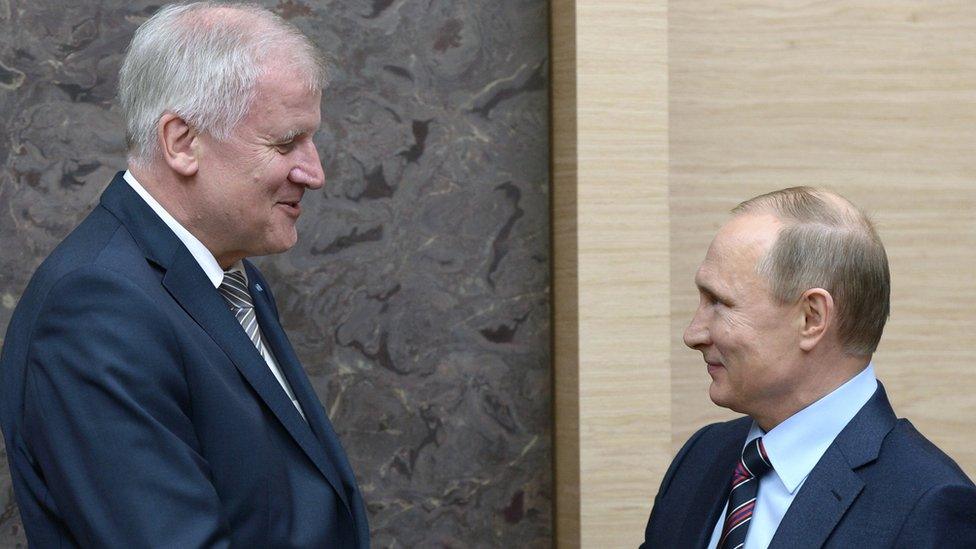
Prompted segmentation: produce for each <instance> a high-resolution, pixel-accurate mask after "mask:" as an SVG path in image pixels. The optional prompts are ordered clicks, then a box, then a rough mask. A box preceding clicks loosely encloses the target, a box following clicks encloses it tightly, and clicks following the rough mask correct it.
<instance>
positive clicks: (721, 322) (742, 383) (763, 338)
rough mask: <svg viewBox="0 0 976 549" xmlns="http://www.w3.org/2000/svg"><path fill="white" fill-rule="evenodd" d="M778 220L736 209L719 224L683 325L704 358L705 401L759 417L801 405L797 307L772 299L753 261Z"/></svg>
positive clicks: (689, 340) (691, 344) (764, 418)
mask: <svg viewBox="0 0 976 549" xmlns="http://www.w3.org/2000/svg"><path fill="white" fill-rule="evenodd" d="M780 227H781V223H780V221H779V220H778V219H777V218H776V217H774V216H772V215H768V214H762V215H753V214H743V215H739V216H736V217H734V218H732V220H730V221H729V222H728V223H726V224H725V226H724V227H722V229H721V230H720V231H719V232H718V234H717V235H716V236H715V239H714V240H713V241H712V244H711V246H710V247H709V248H708V253H707V254H706V256H705V260H704V261H703V262H702V264H701V267H700V268H699V269H698V273H697V274H696V276H695V283H696V284H697V286H698V289H699V294H700V302H699V305H698V310H697V311H696V312H695V317H694V318H693V319H692V321H691V324H690V325H689V326H688V328H687V329H686V330H685V333H684V341H685V344H686V345H688V346H689V347H691V348H692V349H695V350H697V351H701V353H702V355H703V357H704V359H705V363H706V367H707V369H708V374H709V375H710V376H711V378H712V384H711V386H710V387H709V396H710V397H711V399H712V401H713V402H714V403H715V404H717V405H719V406H723V407H725V408H730V409H732V410H735V411H737V412H740V413H744V414H748V415H750V416H752V417H753V418H754V419H757V420H758V421H759V423H760V425H764V424H767V425H768V424H775V423H777V422H778V421H779V419H775V420H773V419H772V418H779V416H780V415H782V412H783V410H793V409H797V408H798V407H802V405H801V404H800V403H799V402H798V400H797V399H798V395H796V387H798V386H800V385H802V382H803V369H802V368H801V351H800V347H799V341H800V331H801V329H802V326H803V313H802V310H801V308H800V307H799V306H798V305H794V304H781V303H779V302H778V301H777V300H776V299H775V298H774V297H773V296H772V294H771V292H770V289H769V284H768V282H767V281H766V280H765V279H764V278H763V277H762V276H760V274H759V273H758V272H757V269H756V265H757V262H758V260H759V259H760V258H761V257H762V256H763V254H764V253H765V252H766V251H767V250H769V248H770V246H772V244H773V243H774V242H775V241H776V237H777V234H778V231H779V228H780Z"/></svg>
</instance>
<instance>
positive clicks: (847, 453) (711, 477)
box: [641, 383, 976, 549]
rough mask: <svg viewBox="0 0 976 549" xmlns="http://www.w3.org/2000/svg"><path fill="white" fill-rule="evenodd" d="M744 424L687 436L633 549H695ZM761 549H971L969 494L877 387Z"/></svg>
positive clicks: (703, 541) (716, 510)
mask: <svg viewBox="0 0 976 549" xmlns="http://www.w3.org/2000/svg"><path fill="white" fill-rule="evenodd" d="M751 424H752V420H751V419H750V418H748V417H745V418H740V419H737V420H733V421H729V422H726V423H716V424H713V425H709V426H707V427H705V428H703V429H701V430H700V431H698V432H697V433H695V434H694V435H693V436H692V437H691V438H690V439H689V440H688V442H687V443H685V445H684V447H683V448H682V449H681V451H679V452H678V455H677V456H675V458H674V461H673V462H672V463H671V466H670V467H669V468H668V471H667V473H665V475H664V480H663V481H662V482H661V488H660V490H659V491H658V495H657V497H656V498H655V499H654V508H653V509H652V511H651V517H650V519H649V520H648V523H647V530H646V531H645V534H644V536H645V541H644V544H643V545H642V546H641V547H646V548H652V547H654V548H656V547H666V548H672V547H674V548H677V547H680V548H704V547H707V545H708V542H709V540H710V539H711V536H712V529H713V528H714V527H715V523H716V521H717V520H718V519H719V515H720V514H721V512H722V508H723V507H724V506H725V502H726V500H727V499H728V496H729V483H730V481H731V479H732V470H733V469H734V468H735V464H736V462H737V461H738V459H739V454H740V453H741V451H742V446H743V444H745V437H746V435H747V434H748V432H749V427H750V425H751ZM769 547H770V548H771V549H776V548H781V549H801V548H814V547H837V548H851V547H855V548H858V549H866V548H872V547H879V548H880V547H885V548H888V547H898V548H901V547H904V548H909V547H911V548H922V547H939V548H954V547H960V548H962V547H966V548H973V547H976V486H973V483H972V481H971V480H969V479H968V478H967V477H966V475H965V474H964V473H963V472H962V470H960V469H959V467H958V466H957V465H956V463H955V462H954V461H952V459H950V458H949V457H948V456H947V455H945V454H944V453H943V452H942V451H941V450H939V449H938V448H936V447H935V445H933V444H932V443H931V442H929V441H928V440H927V439H926V438H925V437H923V436H922V435H921V434H919V432H918V431H916V430H915V428H914V427H913V426H912V424H911V423H909V422H908V421H907V420H904V419H897V418H896V417H895V414H894V411H893V410H892V409H891V405H890V404H889V403H888V397H887V395H886V394H885V391H884V387H883V386H881V384H880V383H879V384H878V389H877V391H876V392H875V393H874V395H873V396H872V397H871V399H870V400H869V401H868V402H867V403H866V404H865V405H864V406H863V407H862V408H861V410H860V411H859V412H858V413H857V415H855V416H854V419H852V420H851V422H850V423H848V424H847V427H845V428H844V430H843V431H841V433H840V434H839V435H838V436H837V438H836V439H835V440H834V442H833V444H831V445H830V446H829V447H828V448H827V451H826V452H825V453H824V455H823V457H822V458H820V461H819V462H818V463H817V465H816V466H815V467H814V468H813V470H812V471H811V472H810V475H809V476H808V477H807V479H806V481H805V482H804V483H803V486H801V487H800V491H799V492H798V493H797V495H796V498H795V499H794V500H793V503H792V504H791V505H790V508H789V509H788V510H787V512H786V515H785V516H783V520H782V522H780V524H779V528H778V529H777V530H776V533H775V535H774V536H773V539H772V542H771V543H770V545H769Z"/></svg>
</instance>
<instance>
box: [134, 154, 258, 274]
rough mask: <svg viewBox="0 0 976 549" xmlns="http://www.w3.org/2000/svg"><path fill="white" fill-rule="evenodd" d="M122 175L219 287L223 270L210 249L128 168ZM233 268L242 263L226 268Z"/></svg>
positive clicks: (238, 267)
mask: <svg viewBox="0 0 976 549" xmlns="http://www.w3.org/2000/svg"><path fill="white" fill-rule="evenodd" d="M122 177H123V178H124V179H125V181H126V183H128V184H129V186H130V187H132V190H134V191H135V192H136V193H137V194H138V195H139V196H140V197H142V199H143V200H145V201H146V204H149V207H150V208H152V209H153V211H154V212H156V215H158V216H159V218H160V219H162V220H163V223H165V224H166V226H167V227H169V228H170V230H171V231H173V233H175V234H176V237H177V238H179V239H180V241H181V242H183V245H184V246H186V249H187V250H189V251H190V255H192V256H193V259H195V260H196V261H197V263H199V264H200V268H201V269H203V272H204V274H206V275H207V278H209V279H210V282H211V283H213V285H214V288H217V287H219V286H220V283H221V282H222V281H223V280H224V270H223V269H221V268H220V264H219V263H217V258H216V257H214V255H213V253H211V252H210V250H208V249H207V247H206V246H204V245H203V243H202V242H200V241H199V240H198V239H197V237H195V236H193V235H192V234H190V231H188V230H186V228H185V227H184V226H183V225H180V222H179V221H177V220H176V218H174V217H173V216H172V215H170V213H169V212H167V211H166V209H165V208H163V206H162V204H160V203H159V202H157V201H156V199H155V198H153V196H152V195H151V194H149V191H147V190H146V189H145V187H143V186H142V185H141V184H140V183H139V182H138V181H136V178H135V176H134V175H132V173H131V172H130V171H129V170H126V171H125V174H123V175H122ZM235 268H237V269H240V270H242V271H243V264H242V263H241V262H240V261H238V262H237V263H235V264H234V266H232V267H231V268H230V269H228V271H231V270H234V269H235ZM246 279H247V275H246V274H245V280H246Z"/></svg>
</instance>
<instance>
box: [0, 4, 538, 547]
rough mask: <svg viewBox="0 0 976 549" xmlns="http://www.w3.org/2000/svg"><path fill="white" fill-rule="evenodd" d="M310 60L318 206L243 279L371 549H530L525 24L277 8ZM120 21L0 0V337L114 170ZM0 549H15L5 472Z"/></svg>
mask: <svg viewBox="0 0 976 549" xmlns="http://www.w3.org/2000/svg"><path fill="white" fill-rule="evenodd" d="M264 5H266V6H268V7H270V8H272V9H274V10H275V11H276V12H277V13H279V14H280V15H282V16H283V17H286V18H288V19H290V20H291V21H292V22H294V23H295V24H296V25H298V26H299V27H300V28H301V29H302V30H303V31H304V32H306V33H307V34H308V35H309V36H311V37H312V38H313V40H314V41H315V42H316V43H317V44H318V45H319V46H320V47H321V48H322V50H323V51H325V52H328V55H329V56H330V58H331V60H332V61H331V66H332V69H331V75H332V76H331V84H330V86H329V88H328V89H327V90H326V92H325V94H324V97H325V99H324V104H323V125H322V130H321V131H320V133H319V135H318V136H317V137H316V143H317V145H318V147H319V152H320V154H321V156H322V161H323V165H324V166H325V170H326V180H327V182H326V188H325V189H324V190H323V191H319V192H316V193H309V194H308V195H306V199H305V202H304V203H303V204H304V205H305V213H304V214H303V216H302V218H301V220H300V222H299V223H300V227H299V230H300V233H301V239H300V241H299V243H298V245H297V246H296V247H295V248H294V249H293V250H291V251H290V252H288V253H286V254H283V255H279V256H272V257H266V258H260V259H258V260H257V261H256V263H258V265H259V266H260V267H261V268H262V269H263V271H264V273H265V275H266V276H267V277H268V278H269V279H270V280H271V281H272V283H273V289H274V291H275V294H276V297H277V301H278V305H279V308H280V312H281V316H282V322H283V324H284V325H285V328H286V330H287V331H288V333H289V335H290V337H291V340H292V343H293V344H294V345H295V348H296V350H297V351H298V354H299V356H300V357H301V359H302V361H303V363H304V365H305V367H306V370H307V371H308V374H309V376H310V378H311V380H312V383H313V384H314V386H315V387H316V390H317V391H318V393H319V396H320V397H321V399H322V401H323V403H324V404H325V406H326V408H327V411H328V412H329V415H330V416H331V418H332V420H333V422H334V424H335V426H336V430H337V431H338V433H339V436H340V437H341V439H342V441H343V443H344V445H345V447H346V450H347V452H348V454H349V456H350V459H351V461H352V462H353V466H354V468H355V470H356V472H357V475H358V477H359V481H360V484H361V487H362V489H363V492H364V496H365V498H366V501H367V505H368V508H369V514H370V520H371V529H372V536H373V544H374V546H375V547H418V546H436V547H458V548H460V547H548V546H550V545H551V532H550V530H551V528H550V526H551V514H552V478H551V473H550V461H551V417H550V415H551V414H550V409H551V390H550V370H549V237H548V235H549V213H548V204H549V197H548V180H549V171H548V170H549V168H548V147H549V144H548V97H547V90H548V49H547V32H548V31H547V4H546V2H544V1H543V0H506V1H505V2H498V1H495V0H470V1H465V2H457V1H452V0H333V1H319V2H311V1H306V0H281V1H278V2H264ZM157 7H158V4H155V3H146V2H141V1H135V2H120V1H118V0H110V1H107V2H96V1H94V0H81V1H79V2H54V1H52V0H36V1H33V2H28V1H26V0H0V165H2V170H0V332H5V331H6V326H7V324H8V323H9V321H10V315H11V313H12V310H13V307H14V306H15V305H16V303H17V300H18V298H19V296H20V293H21V292H22V290H23V288H24V286H25V285H26V283H27V280H28V279H29V277H30V274H31V273H32V272H33V270H34V269H35V268H36V267H37V265H38V264H39V263H40V261H41V260H42V259H43V258H44V257H45V256H46V255H47V254H48V253H49V252H50V250H51V249H52V248H53V247H54V246H55V245H56V244H57V242H58V241H60V239H62V238H63V237H64V236H65V235H66V234H67V233H68V232H69V231H70V230H71V228H73V227H74V226H75V225H76V224H77V223H78V222H79V221H80V220H81V219H82V218H83V217H84V216H85V215H86V214H87V212H88V211H89V210H90V209H91V208H92V207H93V206H94V205H95V204H96V202H97V200H98V197H99V195H100V193H101V191H102V190H103V189H104V187H105V185H106V184H107V183H108V181H109V179H110V178H111V177H112V175H113V174H114V173H115V172H116V171H117V170H119V169H122V168H123V167H124V143H123V136H122V130H121V123H120V118H119V113H118V108H117V106H116V105H115V102H114V94H115V84H116V75H117V71H118V67H119V65H120V63H121V59H122V54H123V51H124V48H125V46H126V44H127V43H128V41H129V39H130V37H131V35H132V33H133V31H134V30H135V28H136V27H137V26H138V25H139V24H140V23H141V22H142V21H144V20H145V18H146V17H147V16H148V15H149V14H151V13H153V12H154V11H155V9H157ZM0 506H2V515H0V546H6V547H23V546H26V541H25V538H24V535H23V529H22V527H21V524H20V516H19V513H18V511H17V508H16V505H15V503H14V500H13V492H12V489H11V485H10V476H9V472H8V470H7V467H6V453H5V451H4V454H3V456H2V473H0Z"/></svg>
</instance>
